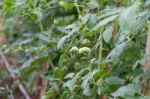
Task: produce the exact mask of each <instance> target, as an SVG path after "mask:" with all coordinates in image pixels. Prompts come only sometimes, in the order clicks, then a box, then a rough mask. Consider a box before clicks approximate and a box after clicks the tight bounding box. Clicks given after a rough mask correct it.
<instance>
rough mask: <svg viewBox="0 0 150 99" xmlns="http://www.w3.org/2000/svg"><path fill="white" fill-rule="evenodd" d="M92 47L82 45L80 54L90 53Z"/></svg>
mask: <svg viewBox="0 0 150 99" xmlns="http://www.w3.org/2000/svg"><path fill="white" fill-rule="evenodd" d="M90 52H91V49H90V48H89V47H82V48H80V49H79V50H78V53H79V55H86V54H88V55H89V54H90Z"/></svg>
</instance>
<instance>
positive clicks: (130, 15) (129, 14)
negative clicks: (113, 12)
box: [119, 1, 141, 33]
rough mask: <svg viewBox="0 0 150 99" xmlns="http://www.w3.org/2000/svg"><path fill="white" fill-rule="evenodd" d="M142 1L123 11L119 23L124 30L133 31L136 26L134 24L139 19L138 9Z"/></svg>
mask: <svg viewBox="0 0 150 99" xmlns="http://www.w3.org/2000/svg"><path fill="white" fill-rule="evenodd" d="M140 4H141V3H140V2H139V1H137V2H135V3H134V4H133V5H132V6H131V7H129V8H127V9H126V10H125V11H124V12H122V13H121V15H120V17H119V25H120V28H121V30H122V31H124V32H127V33H128V32H131V30H132V29H133V28H135V27H134V24H135V23H136V21H137V17H138V10H139V7H140Z"/></svg>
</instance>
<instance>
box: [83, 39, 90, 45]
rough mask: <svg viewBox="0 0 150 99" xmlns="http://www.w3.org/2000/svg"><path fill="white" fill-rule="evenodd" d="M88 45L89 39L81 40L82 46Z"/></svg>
mask: <svg viewBox="0 0 150 99" xmlns="http://www.w3.org/2000/svg"><path fill="white" fill-rule="evenodd" d="M89 44H90V40H89V39H83V41H82V45H89Z"/></svg>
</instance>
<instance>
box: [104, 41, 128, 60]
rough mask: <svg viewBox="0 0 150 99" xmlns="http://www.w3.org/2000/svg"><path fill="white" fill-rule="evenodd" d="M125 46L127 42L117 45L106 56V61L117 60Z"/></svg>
mask: <svg viewBox="0 0 150 99" xmlns="http://www.w3.org/2000/svg"><path fill="white" fill-rule="evenodd" d="M126 46H127V42H124V43H121V44H119V45H117V46H116V47H115V48H114V49H113V50H112V51H111V52H110V53H109V54H108V56H107V59H109V58H111V59H116V58H119V57H120V55H121V53H122V52H123V51H124V49H125V47H126Z"/></svg>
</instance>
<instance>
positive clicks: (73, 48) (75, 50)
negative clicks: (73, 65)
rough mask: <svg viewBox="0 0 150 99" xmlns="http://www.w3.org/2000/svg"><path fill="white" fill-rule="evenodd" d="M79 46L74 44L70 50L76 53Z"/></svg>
mask: <svg viewBox="0 0 150 99" xmlns="http://www.w3.org/2000/svg"><path fill="white" fill-rule="evenodd" d="M78 50H79V49H78V47H76V46H73V47H72V48H71V49H70V50H69V52H71V53H76V52H78Z"/></svg>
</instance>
